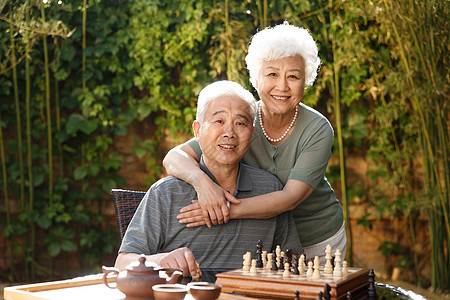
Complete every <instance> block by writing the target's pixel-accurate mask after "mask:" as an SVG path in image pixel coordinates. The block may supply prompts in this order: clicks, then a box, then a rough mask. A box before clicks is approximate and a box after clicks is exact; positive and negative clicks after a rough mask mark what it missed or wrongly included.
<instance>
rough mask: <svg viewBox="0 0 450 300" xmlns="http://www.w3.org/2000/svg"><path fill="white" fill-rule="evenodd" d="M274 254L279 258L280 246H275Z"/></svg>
mask: <svg viewBox="0 0 450 300" xmlns="http://www.w3.org/2000/svg"><path fill="white" fill-rule="evenodd" d="M275 253H276V254H277V256H278V257H279V256H281V246H280V245H277V248H276V249H275Z"/></svg>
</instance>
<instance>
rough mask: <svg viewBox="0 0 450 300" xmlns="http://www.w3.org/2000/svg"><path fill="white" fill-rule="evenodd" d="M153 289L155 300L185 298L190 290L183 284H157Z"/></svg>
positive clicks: (180, 299) (181, 299)
mask: <svg viewBox="0 0 450 300" xmlns="http://www.w3.org/2000/svg"><path fill="white" fill-rule="evenodd" d="M152 289H153V297H154V298H155V300H183V299H184V297H185V296H186V294H187V292H188V290H189V288H188V287H187V286H186V285H182V284H156V285H154V286H153V287H152Z"/></svg>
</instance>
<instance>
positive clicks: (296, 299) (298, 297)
mask: <svg viewBox="0 0 450 300" xmlns="http://www.w3.org/2000/svg"><path fill="white" fill-rule="evenodd" d="M294 300H300V293H299V291H295V298H294Z"/></svg>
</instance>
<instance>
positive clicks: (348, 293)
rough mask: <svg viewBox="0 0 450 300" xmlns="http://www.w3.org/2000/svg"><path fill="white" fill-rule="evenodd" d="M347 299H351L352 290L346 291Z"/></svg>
mask: <svg viewBox="0 0 450 300" xmlns="http://www.w3.org/2000/svg"><path fill="white" fill-rule="evenodd" d="M346 299H347V300H352V292H350V291H348V292H347V298H346Z"/></svg>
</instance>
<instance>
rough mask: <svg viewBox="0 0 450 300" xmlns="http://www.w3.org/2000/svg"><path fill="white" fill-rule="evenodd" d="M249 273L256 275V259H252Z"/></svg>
mask: <svg viewBox="0 0 450 300" xmlns="http://www.w3.org/2000/svg"><path fill="white" fill-rule="evenodd" d="M250 273H252V274H257V273H258V269H257V268H256V259H252V267H251V268H250Z"/></svg>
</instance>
